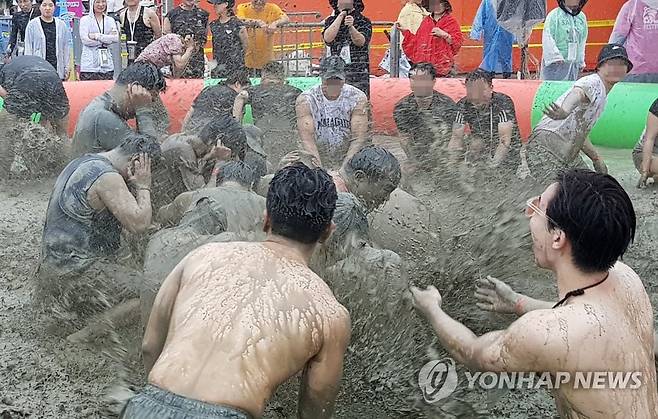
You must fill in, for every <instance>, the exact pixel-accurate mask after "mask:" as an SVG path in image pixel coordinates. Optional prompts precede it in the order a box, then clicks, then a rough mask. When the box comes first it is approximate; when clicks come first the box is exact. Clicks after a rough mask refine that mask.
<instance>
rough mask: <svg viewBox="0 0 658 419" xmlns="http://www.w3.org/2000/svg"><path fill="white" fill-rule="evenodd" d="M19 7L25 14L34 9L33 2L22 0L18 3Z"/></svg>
mask: <svg viewBox="0 0 658 419" xmlns="http://www.w3.org/2000/svg"><path fill="white" fill-rule="evenodd" d="M18 7H20V8H21V10H22V11H24V12H29V11H30V9H32V1H31V0H20V1H19V2H18Z"/></svg>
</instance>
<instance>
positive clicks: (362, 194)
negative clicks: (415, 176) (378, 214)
mask: <svg viewBox="0 0 658 419" xmlns="http://www.w3.org/2000/svg"><path fill="white" fill-rule="evenodd" d="M395 188H397V185H394V184H393V183H392V182H391V181H389V180H380V181H378V182H372V181H369V180H368V179H367V178H366V176H365V175H364V174H362V173H361V172H357V173H356V174H355V182H354V190H351V192H352V193H354V195H356V196H357V197H359V199H360V200H361V201H362V202H363V204H364V205H365V206H366V208H367V209H368V211H372V210H374V209H376V208H379V207H380V206H382V205H383V204H384V203H385V202H386V201H388V199H389V197H390V196H391V192H393V191H394V190H395Z"/></svg>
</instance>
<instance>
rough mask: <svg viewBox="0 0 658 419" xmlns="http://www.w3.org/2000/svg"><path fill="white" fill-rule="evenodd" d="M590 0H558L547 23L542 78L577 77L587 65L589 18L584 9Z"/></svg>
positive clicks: (543, 46) (547, 17)
mask: <svg viewBox="0 0 658 419" xmlns="http://www.w3.org/2000/svg"><path fill="white" fill-rule="evenodd" d="M586 3H587V0H558V5H559V6H560V7H558V8H556V9H554V10H552V11H551V12H550V13H549V14H548V16H546V21H545V22H544V33H543V35H542V49H543V51H544V55H543V57H542V62H541V79H542V80H569V81H575V80H578V76H579V75H580V71H581V70H582V69H584V68H585V44H586V42H587V33H588V29H587V17H586V16H585V13H583V12H582V9H583V7H585V4H586Z"/></svg>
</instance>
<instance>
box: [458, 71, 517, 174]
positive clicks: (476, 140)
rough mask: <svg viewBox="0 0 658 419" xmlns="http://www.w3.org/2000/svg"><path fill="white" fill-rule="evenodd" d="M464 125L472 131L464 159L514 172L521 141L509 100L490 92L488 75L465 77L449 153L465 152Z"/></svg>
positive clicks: (491, 83) (472, 74)
mask: <svg viewBox="0 0 658 419" xmlns="http://www.w3.org/2000/svg"><path fill="white" fill-rule="evenodd" d="M466 125H468V127H469V128H470V130H471V135H470V137H469V141H468V148H467V153H466V156H467V158H468V160H471V161H472V160H485V161H488V162H489V163H490V165H491V166H492V167H499V166H501V165H503V164H504V166H505V167H506V168H508V169H510V170H514V171H516V170H517V168H518V167H519V163H520V157H521V155H520V147H521V141H520V139H519V134H518V130H517V125H516V109H515V107H514V102H512V98H510V97H509V96H507V95H506V94H503V93H499V92H496V91H494V90H493V81H492V76H491V74H490V73H488V72H486V71H484V70H480V69H478V70H475V71H473V72H472V73H470V74H469V75H468V76H466V97H464V98H462V99H461V100H460V101H459V102H457V116H456V117H455V124H454V125H453V130H452V139H451V140H450V144H449V146H448V148H449V150H450V151H451V152H457V153H461V152H462V151H463V150H464V132H465V129H466Z"/></svg>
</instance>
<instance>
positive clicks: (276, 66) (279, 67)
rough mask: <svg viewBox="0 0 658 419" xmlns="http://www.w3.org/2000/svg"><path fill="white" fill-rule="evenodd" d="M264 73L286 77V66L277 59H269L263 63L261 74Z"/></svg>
mask: <svg viewBox="0 0 658 419" xmlns="http://www.w3.org/2000/svg"><path fill="white" fill-rule="evenodd" d="M264 73H267V74H271V75H273V76H275V77H278V78H280V79H283V78H285V77H286V68H285V67H284V66H283V64H281V63H280V62H278V61H270V62H269V63H267V64H265V67H263V74H264Z"/></svg>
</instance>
